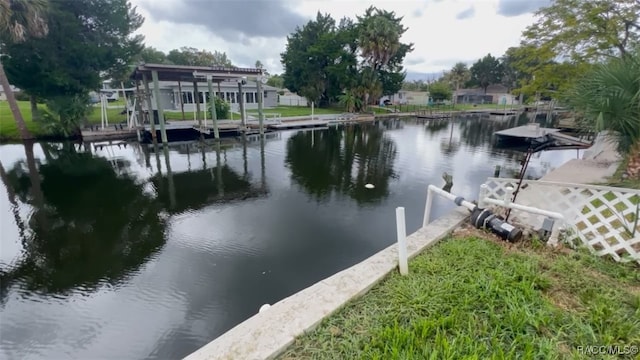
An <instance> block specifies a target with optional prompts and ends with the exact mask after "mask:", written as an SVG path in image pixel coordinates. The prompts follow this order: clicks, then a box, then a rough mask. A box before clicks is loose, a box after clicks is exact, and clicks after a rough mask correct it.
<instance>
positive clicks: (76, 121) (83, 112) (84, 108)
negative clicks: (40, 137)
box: [42, 95, 91, 136]
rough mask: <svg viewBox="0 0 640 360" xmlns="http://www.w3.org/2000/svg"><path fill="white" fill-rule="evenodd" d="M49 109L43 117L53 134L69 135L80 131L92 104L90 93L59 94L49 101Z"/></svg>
mask: <svg viewBox="0 0 640 360" xmlns="http://www.w3.org/2000/svg"><path fill="white" fill-rule="evenodd" d="M47 109H48V111H45V112H44V114H43V117H42V118H43V120H44V122H45V127H47V128H48V130H49V131H50V132H52V133H53V134H56V135H64V136H69V135H72V134H75V133H77V132H78V129H79V125H80V123H81V122H82V121H83V120H84V119H85V118H86V117H87V115H88V114H89V113H90V111H91V106H90V102H89V96H88V95H76V96H59V97H55V98H51V99H49V100H48V101H47Z"/></svg>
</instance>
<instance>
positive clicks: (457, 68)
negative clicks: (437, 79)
mask: <svg viewBox="0 0 640 360" xmlns="http://www.w3.org/2000/svg"><path fill="white" fill-rule="evenodd" d="M450 74H451V75H450V76H451V81H452V82H453V84H454V85H455V89H456V91H458V90H460V86H461V85H462V84H464V83H465V82H467V81H469V79H470V78H471V72H470V71H469V68H467V64H465V63H462V62H459V63H456V64H455V65H453V68H451V73H450ZM454 100H455V96H454Z"/></svg>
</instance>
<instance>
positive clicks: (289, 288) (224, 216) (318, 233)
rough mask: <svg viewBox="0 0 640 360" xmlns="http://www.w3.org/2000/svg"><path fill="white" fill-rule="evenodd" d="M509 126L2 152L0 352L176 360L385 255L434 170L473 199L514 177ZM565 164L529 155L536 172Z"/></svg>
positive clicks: (562, 154) (384, 125) (413, 127)
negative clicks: (503, 134)
mask: <svg viewBox="0 0 640 360" xmlns="http://www.w3.org/2000/svg"><path fill="white" fill-rule="evenodd" d="M522 121H525V122H526V119H525V120H522ZM522 121H520V122H522ZM517 123H518V121H516V119H515V118H513V119H510V120H506V121H505V120H500V118H498V119H479V118H474V117H467V118H463V119H457V120H456V121H453V122H447V121H435V122H434V121H430V122H425V121H416V120H415V119H413V120H412V119H409V120H406V121H399V120H389V121H384V122H378V123H375V124H370V125H362V126H349V127H345V128H339V129H329V130H316V131H287V132H279V133H276V134H271V137H270V138H269V139H267V140H266V141H264V142H260V141H259V140H256V141H248V142H245V143H242V142H240V141H238V140H232V141H231V142H227V143H225V144H223V145H222V146H221V147H220V149H219V150H218V148H217V147H216V146H215V145H213V144H212V143H206V144H201V143H198V142H193V143H188V144H187V143H184V144H174V145H172V146H170V147H169V148H168V149H164V150H163V149H162V148H159V149H154V147H153V146H150V147H143V146H140V145H138V144H129V145H128V146H127V147H121V148H118V147H117V146H116V147H104V148H99V147H97V148H91V147H89V148H88V149H85V148H79V147H78V145H77V144H75V145H74V144H52V143H46V144H45V143H41V144H35V145H33V146H32V147H30V146H27V147H25V146H23V145H22V144H20V145H2V146H0V162H1V164H2V168H1V169H0V175H2V186H0V235H1V240H0V246H1V248H0V249H1V254H0V271H1V274H0V275H1V276H2V278H1V284H2V287H1V293H0V325H1V326H0V357H1V358H4V359H177V358H180V357H182V356H185V355H187V354H189V353H190V352H192V351H194V350H196V349H197V348H199V347H200V346H202V345H204V344H206V343H207V342H209V341H211V340H212V339H214V338H215V337H217V336H219V335H221V334H222V333H224V332H225V331H226V330H228V329H230V328H231V327H233V326H234V325H236V324H238V323H239V322H241V321H243V320H245V319H246V318H248V317H250V316H252V315H254V314H255V313H257V311H258V308H259V307H260V306H261V305H262V304H264V303H271V304H273V303H275V302H277V301H279V300H281V299H282V298H284V297H286V296H289V295H291V294H293V293H294V292H296V291H299V290H301V289H303V288H305V287H307V286H309V285H311V284H313V283H314V282H316V281H319V280H321V279H322V278H324V277H327V276H330V275H332V274H334V273H336V272H337V271H340V270H342V269H344V268H346V267H348V266H351V265H353V264H355V263H357V262H359V261H361V260H363V259H365V258H366V257H368V256H370V255H372V254H374V253H375V252H377V251H379V250H381V249H383V248H384V247H386V246H389V245H390V244H392V243H394V242H395V208H396V207H397V206H404V207H405V208H406V214H407V231H408V232H413V231H415V230H416V229H417V228H418V226H419V225H420V222H421V220H422V216H423V207H424V202H425V197H426V191H425V189H426V186H427V185H428V184H435V185H438V186H442V185H443V180H442V178H441V175H442V173H443V172H445V171H446V172H448V173H450V174H453V179H454V186H453V189H452V192H453V193H455V194H460V195H462V196H465V197H467V198H475V197H476V196H477V193H478V190H479V186H480V184H481V183H482V182H483V181H484V180H485V179H486V178H487V177H489V176H493V172H494V167H495V165H501V166H502V168H503V172H502V175H503V176H509V175H510V174H509V172H513V171H517V170H518V167H519V164H518V161H519V159H520V158H521V156H522V154H520V153H514V152H509V151H504V150H496V149H493V148H492V146H491V144H490V139H491V134H492V133H493V132H494V131H496V130H499V129H503V128H508V127H513V126H516V125H517ZM575 157H576V151H575V150H570V151H557V152H546V153H542V154H539V155H537V156H536V157H535V158H534V159H533V160H532V164H531V172H530V176H533V177H536V176H541V175H542V174H543V173H545V172H546V171H548V170H549V169H552V168H554V167H556V166H558V165H560V164H562V163H564V162H565V161H567V160H569V159H571V158H575ZM367 183H372V184H375V186H376V187H375V189H372V190H369V189H366V188H365V187H364V185H365V184H367ZM434 205H435V206H436V209H435V210H434V211H435V213H434V215H432V216H441V215H443V214H444V213H446V212H447V211H449V210H450V209H452V208H453V205H452V204H450V203H448V202H446V201H445V200H443V199H440V198H438V199H436V200H435V202H434Z"/></svg>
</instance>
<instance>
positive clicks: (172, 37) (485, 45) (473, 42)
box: [131, 0, 535, 73]
mask: <svg viewBox="0 0 640 360" xmlns="http://www.w3.org/2000/svg"><path fill="white" fill-rule="evenodd" d="M131 1H132V3H133V4H134V5H138V11H139V12H140V13H141V14H142V15H143V16H144V17H145V19H146V20H145V23H144V25H143V26H142V28H141V29H140V31H139V32H140V33H141V34H143V35H144V36H145V38H146V44H147V45H148V46H153V47H155V48H157V49H159V50H162V51H165V52H168V51H170V50H172V49H176V48H179V47H182V46H191V47H196V48H201V49H207V50H211V51H213V50H218V51H225V52H226V53H227V54H228V55H229V57H230V58H231V59H232V61H234V63H236V64H237V65H239V66H253V65H254V63H255V61H256V60H260V61H262V62H263V63H264V64H265V66H266V67H267V69H268V70H270V71H271V72H275V73H278V72H281V71H282V66H281V64H280V53H282V52H283V51H284V49H285V44H286V38H285V37H284V36H282V35H278V34H280V33H282V29H281V28H278V31H275V30H274V31H270V32H269V33H268V34H264V36H255V34H260V32H259V31H258V30H257V29H264V24H255V22H256V21H268V20H265V19H269V14H262V13H259V12H255V11H254V12H252V14H249V13H246V14H243V15H246V16H247V17H248V16H259V18H257V19H255V18H254V19H249V18H242V17H241V18H239V19H234V21H241V22H244V24H246V27H247V30H246V31H242V33H241V32H239V31H238V33H237V34H235V38H231V37H230V36H231V35H230V33H232V31H231V30H230V29H228V28H225V29H221V30H219V31H217V30H216V28H217V27H221V28H222V27H223V24H221V23H219V22H216V23H212V24H211V25H209V24H206V23H204V22H203V20H202V18H200V19H194V21H193V22H191V23H190V21H189V18H188V17H185V14H184V13H181V14H180V15H179V16H178V14H176V16H175V18H173V17H171V16H168V15H167V13H168V12H169V11H171V9H174V11H175V9H177V8H178V7H172V6H171V5H168V4H167V3H169V2H171V3H172V4H174V5H175V4H179V3H181V2H182V1H186V0H164V1H162V2H153V3H150V2H149V0H131ZM188 1H190V2H191V3H198V1H200V3H202V4H203V6H207V8H208V11H211V10H210V9H211V8H213V9H219V8H220V7H223V6H225V4H226V3H227V1H216V2H209V1H203V0H188ZM238 1H242V0H238ZM254 1H256V2H257V1H260V0H254ZM265 1H266V0H265ZM271 2H273V4H274V5H273V8H274V11H278V12H280V13H281V12H282V11H283V10H282V9H283V8H284V7H283V5H282V4H283V2H286V3H287V5H288V6H289V7H287V8H286V9H287V10H286V14H280V15H281V16H280V18H281V19H283V20H282V21H284V22H287V23H288V24H290V25H288V27H293V28H291V29H290V30H289V31H290V32H293V31H294V30H295V27H294V26H293V25H291V24H294V23H295V22H293V21H290V19H296V22H299V21H300V19H304V18H307V19H311V18H313V17H315V14H316V13H317V12H318V11H320V12H322V13H329V14H331V15H332V16H333V17H334V18H335V19H337V20H338V19H340V18H341V17H344V16H348V17H351V18H355V16H356V15H360V14H362V13H363V12H364V10H365V9H366V8H367V7H369V6H371V5H373V6H376V7H378V8H383V9H386V10H392V11H395V12H396V14H398V15H399V16H404V19H403V24H404V25H405V26H406V27H408V28H409V30H408V31H407V32H406V33H405V35H404V37H403V39H402V40H403V41H405V42H413V43H414V44H415V46H414V47H415V50H414V52H413V53H412V54H410V56H409V57H408V61H407V62H406V63H405V66H406V68H407V70H408V71H412V72H440V71H442V70H444V69H448V68H450V67H451V66H452V65H453V64H454V63H455V62H457V61H463V62H468V61H469V60H470V59H478V58H480V57H482V56H484V55H486V54H487V53H491V54H493V55H495V56H500V55H502V54H503V53H504V51H505V50H506V49H507V48H509V47H510V46H516V45H518V44H519V42H520V35H521V33H522V31H523V30H524V28H525V27H526V26H527V25H529V24H531V23H532V22H533V15H532V14H531V13H530V12H525V13H523V14H521V15H518V16H509V17H507V16H503V15H500V14H499V12H501V11H500V10H502V8H500V7H499V5H500V4H502V5H504V0H482V1H472V0H451V1H436V0H424V1H421V2H417V1H408V0H399V1H393V2H392V1H364V0H350V1H344V0H342V1H339V0H322V1H319V0H312V1H299V2H295V3H291V2H289V1H288V0H280V1H277V0H269V3H271ZM158 3H162V4H163V5H162V6H160V5H159V4H158ZM276 3H277V6H276ZM246 4H247V6H250V4H251V2H250V1H247V2H246ZM512 4H513V3H512ZM263 6H264V4H263V3H262V2H261V4H260V7H263ZM470 6H473V8H474V10H475V12H474V15H473V16H472V17H470V18H466V19H463V20H456V17H457V16H458V15H459V14H460V13H461V12H463V11H465V10H467V9H469V8H470ZM532 10H535V8H531V9H530V11H532ZM419 14H421V16H417V15H419ZM300 15H302V16H300ZM194 24H202V25H194ZM251 24H253V25H251ZM299 25H300V26H301V25H303V24H302V23H301V24H299ZM235 26H236V27H237V25H235ZM226 39H228V40H226ZM418 60H421V61H418Z"/></svg>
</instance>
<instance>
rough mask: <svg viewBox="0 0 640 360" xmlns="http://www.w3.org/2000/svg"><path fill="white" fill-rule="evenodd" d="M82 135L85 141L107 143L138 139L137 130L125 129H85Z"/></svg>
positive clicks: (81, 132)
mask: <svg viewBox="0 0 640 360" xmlns="http://www.w3.org/2000/svg"><path fill="white" fill-rule="evenodd" d="M80 135H81V136H82V140H83V141H87V142H93V141H107V140H127V139H134V138H136V136H137V135H136V129H129V128H123V129H122V130H120V129H117V130H116V129H114V128H111V127H109V128H105V129H100V128H95V129H93V130H91V129H83V130H81V131H80Z"/></svg>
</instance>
